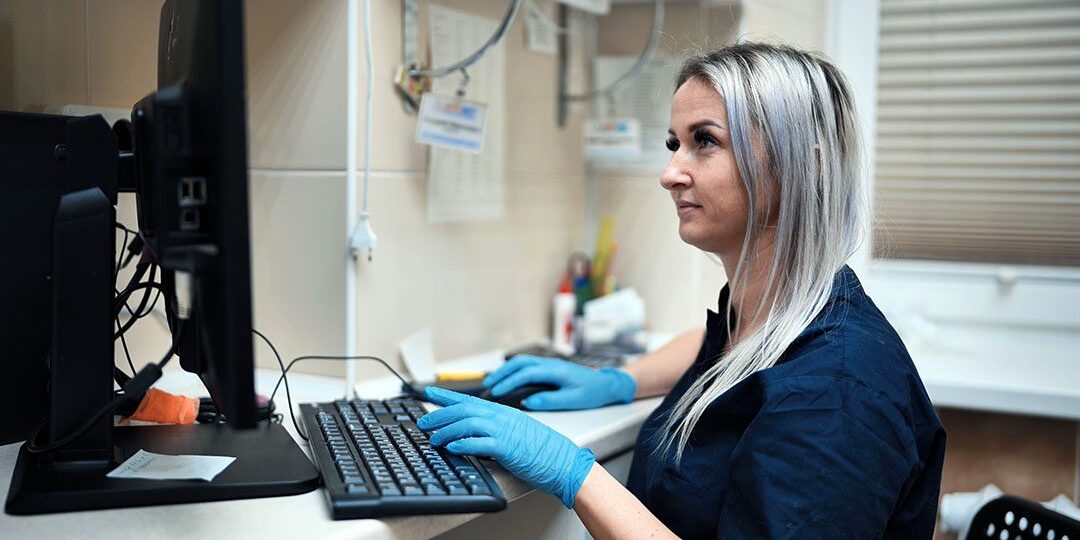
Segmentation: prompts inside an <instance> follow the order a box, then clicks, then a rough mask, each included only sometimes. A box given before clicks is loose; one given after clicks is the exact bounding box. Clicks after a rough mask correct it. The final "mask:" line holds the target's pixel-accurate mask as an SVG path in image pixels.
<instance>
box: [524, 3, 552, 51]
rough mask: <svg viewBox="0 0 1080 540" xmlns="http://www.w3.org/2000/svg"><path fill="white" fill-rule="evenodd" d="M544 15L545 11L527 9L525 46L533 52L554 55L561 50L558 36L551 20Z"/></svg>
mask: <svg viewBox="0 0 1080 540" xmlns="http://www.w3.org/2000/svg"><path fill="white" fill-rule="evenodd" d="M544 17H545V15H544V13H543V12H539V11H535V10H532V9H526V10H525V46H526V47H527V48H528V49H529V50H530V51H533V52H540V53H545V54H552V55H553V54H555V53H557V52H559V48H558V36H557V35H556V34H555V29H554V28H552V27H551V26H550V25H551V24H552V22H551V20H550V19H547V20H545V18H544Z"/></svg>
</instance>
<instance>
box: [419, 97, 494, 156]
mask: <svg viewBox="0 0 1080 540" xmlns="http://www.w3.org/2000/svg"><path fill="white" fill-rule="evenodd" d="M486 119H487V105H484V104H483V103H477V102H475V101H466V100H464V99H460V98H456V97H444V96H437V95H435V94H432V93H430V92H429V93H426V94H424V97H423V98H421V99H420V116H419V119H418V120H417V122H416V142H418V143H421V144H430V145H432V146H440V147H443V148H450V149H452V150H464V151H466V152H471V153H473V154H479V153H480V151H481V150H483V149H484V127H485V120H486Z"/></svg>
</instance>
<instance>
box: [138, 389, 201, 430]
mask: <svg viewBox="0 0 1080 540" xmlns="http://www.w3.org/2000/svg"><path fill="white" fill-rule="evenodd" d="M198 414H199V400H198V399H196V398H192V397H187V396H178V395H175V394H170V393H168V392H165V391H164V390H158V389H157V388H151V389H149V390H147V391H146V396H145V397H143V400H142V402H141V403H139V408H138V409H135V414H133V415H131V417H130V419H131V420H140V421H143V422H157V423H159V424H193V423H195V417H196V416H197V415H198Z"/></svg>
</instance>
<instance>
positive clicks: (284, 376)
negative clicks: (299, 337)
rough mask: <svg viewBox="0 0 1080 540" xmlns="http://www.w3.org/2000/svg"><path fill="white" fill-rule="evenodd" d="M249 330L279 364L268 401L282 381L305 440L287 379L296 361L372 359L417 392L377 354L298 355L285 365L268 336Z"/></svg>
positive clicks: (290, 408) (293, 414)
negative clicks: (260, 340) (259, 339)
mask: <svg viewBox="0 0 1080 540" xmlns="http://www.w3.org/2000/svg"><path fill="white" fill-rule="evenodd" d="M251 331H252V332H253V333H255V335H257V336H259V337H260V338H262V339H263V341H265V342H266V344H267V345H269V346H270V350H271V351H273V352H274V356H276V357H277V361H278V365H279V366H281V376H280V377H278V381H277V384H276V385H274V391H273V392H271V393H270V403H273V402H274V397H275V396H277V391H278V388H280V387H281V383H282V382H284V383H285V399H286V401H287V402H288V404H289V417H290V418H292V423H293V427H294V428H296V434H297V435H299V436H300V438H301V439H304V440H305V441H307V440H308V438H307V436H305V435H304V433H303V432H302V431H300V425H299V424H298V423H297V422H296V413H295V412H294V411H293V405H292V393H291V392H290V391H289V379H288V374H289V370H290V369H292V367H293V364H295V363H297V362H300V361H302V360H374V361H376V362H378V363H380V364H382V365H383V367H385V368H386V369H388V370H390V373H393V374H394V376H395V377H397V378H398V380H400V381H401V384H403V385H405V387H406V388H408V389H409V390H410V391H411V392H413V393H419V392H417V391H416V388H415V387H414V386H413V385H412V384H410V383H409V381H406V380H405V378H404V377H402V376H401V374H399V373H398V372H397V370H395V369H394V368H392V367H390V364H387V363H386V362H385V361H383V359H382V358H379V357H377V356H317V355H315V356H300V357H297V358H293V359H292V360H291V361H289V365H287V366H286V365H284V364H283V363H282V361H281V355H280V354H278V350H277V347H274V344H273V342H271V341H270V338H268V337H266V336H265V335H263V333H262V332H259V331H258V330H256V329H254V328H252V329H251Z"/></svg>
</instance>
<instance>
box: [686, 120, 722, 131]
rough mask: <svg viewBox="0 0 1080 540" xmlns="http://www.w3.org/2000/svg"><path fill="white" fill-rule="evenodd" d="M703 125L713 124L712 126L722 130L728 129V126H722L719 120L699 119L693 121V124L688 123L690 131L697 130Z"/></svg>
mask: <svg viewBox="0 0 1080 540" xmlns="http://www.w3.org/2000/svg"><path fill="white" fill-rule="evenodd" d="M705 126H713V127H716V128H719V129H722V130H724V131H727V130H728V128H726V127H724V125H723V124H721V123H720V122H717V121H716V120H700V121H697V122H694V123H693V124H690V131H697V130H698V129H700V128H703V127H705Z"/></svg>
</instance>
